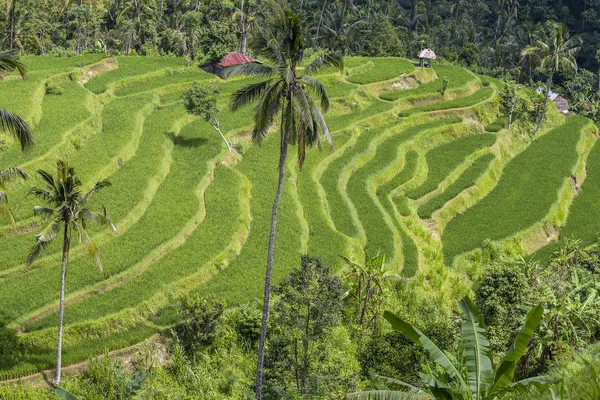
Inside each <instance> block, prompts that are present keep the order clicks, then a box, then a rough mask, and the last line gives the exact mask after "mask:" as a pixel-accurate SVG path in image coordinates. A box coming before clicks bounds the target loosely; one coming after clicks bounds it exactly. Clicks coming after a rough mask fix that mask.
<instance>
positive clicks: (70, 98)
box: [0, 80, 90, 172]
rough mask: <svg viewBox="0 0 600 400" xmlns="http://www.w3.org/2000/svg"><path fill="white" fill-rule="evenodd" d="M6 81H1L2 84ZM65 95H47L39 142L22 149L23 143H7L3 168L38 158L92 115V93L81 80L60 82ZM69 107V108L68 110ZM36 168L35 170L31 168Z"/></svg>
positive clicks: (36, 136) (36, 134)
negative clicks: (88, 106)
mask: <svg viewBox="0 0 600 400" xmlns="http://www.w3.org/2000/svg"><path fill="white" fill-rule="evenodd" d="M1 86H2V85H0V87H1ZM60 87H61V88H62V90H63V94H61V95H47V96H45V97H44V101H43V103H42V119H41V120H40V122H39V123H38V124H37V125H36V126H35V127H34V128H33V130H32V134H33V136H34V139H35V142H36V146H35V147H34V148H33V149H31V150H30V151H28V152H27V154H23V153H21V147H20V146H19V145H18V144H17V143H14V144H13V145H11V146H6V147H5V148H4V151H2V153H1V157H0V169H3V168H6V167H8V166H16V165H19V164H21V163H23V161H24V160H26V159H31V158H37V157H40V156H42V155H43V154H44V153H45V152H47V151H48V150H49V149H50V148H51V147H52V146H54V145H56V144H57V142H59V141H60V139H61V137H62V135H64V134H65V133H66V132H67V131H68V130H70V129H73V128H74V127H75V126H76V125H77V124H79V123H81V122H82V121H84V120H85V119H86V118H87V117H89V115H90V111H89V110H88V109H87V107H86V98H87V96H88V95H89V93H88V92H87V91H86V90H85V89H84V88H83V87H81V86H80V85H79V84H78V83H76V82H72V81H67V80H64V81H62V82H61V83H60ZM65 110H69V112H68V113H66V112H65ZM29 172H32V171H29Z"/></svg>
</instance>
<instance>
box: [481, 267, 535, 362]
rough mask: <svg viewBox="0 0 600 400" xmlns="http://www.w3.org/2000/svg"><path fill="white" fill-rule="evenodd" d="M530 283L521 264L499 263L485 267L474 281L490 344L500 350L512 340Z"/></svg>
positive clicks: (528, 295)
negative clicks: (479, 276)
mask: <svg viewBox="0 0 600 400" xmlns="http://www.w3.org/2000/svg"><path fill="white" fill-rule="evenodd" d="M529 292H530V287H529V281H528V278H527V275H526V274H525V272H524V271H523V266H522V265H519V264H508V263H505V264H501V265H493V266H490V267H488V268H487V269H486V270H485V272H484V273H483V275H482V277H481V278H480V279H479V281H478V283H477V288H476V289H475V303H476V304H477V308H479V310H480V311H481V315H483V319H484V320H485V323H486V325H487V331H488V334H489V341H490V345H491V346H490V348H491V350H492V352H493V353H494V354H500V352H501V351H504V350H505V349H506V348H507V347H508V346H509V345H510V343H511V342H512V341H513V340H514V337H515V334H516V332H517V329H518V327H519V325H520V324H521V321H522V319H523V318H524V317H525V315H526V314H527V312H526V307H525V305H526V304H527V303H528V300H530V297H531V296H530V294H529Z"/></svg>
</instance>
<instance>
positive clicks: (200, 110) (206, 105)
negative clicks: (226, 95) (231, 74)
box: [181, 85, 221, 123]
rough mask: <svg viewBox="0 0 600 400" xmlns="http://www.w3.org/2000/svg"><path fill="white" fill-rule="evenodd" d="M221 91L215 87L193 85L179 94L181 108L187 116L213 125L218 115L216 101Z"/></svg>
mask: <svg viewBox="0 0 600 400" xmlns="http://www.w3.org/2000/svg"><path fill="white" fill-rule="evenodd" d="M220 92H221V89H220V88H218V87H216V86H209V85H194V86H192V87H190V88H189V89H187V90H184V91H183V92H182V93H181V98H182V99H183V106H184V107H185V110H186V111H187V112H188V113H189V114H193V115H197V116H198V117H201V118H203V119H204V120H205V121H206V122H210V123H213V121H214V120H215V119H216V118H217V114H218V113H219V108H218V106H217V101H218V99H219V93H220Z"/></svg>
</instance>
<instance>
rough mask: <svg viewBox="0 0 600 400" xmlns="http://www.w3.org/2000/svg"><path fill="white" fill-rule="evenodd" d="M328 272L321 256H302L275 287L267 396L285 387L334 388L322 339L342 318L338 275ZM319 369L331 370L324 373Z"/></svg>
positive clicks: (309, 391) (314, 391) (316, 391)
mask: <svg viewBox="0 0 600 400" xmlns="http://www.w3.org/2000/svg"><path fill="white" fill-rule="evenodd" d="M330 274H331V270H330V268H329V267H328V266H327V265H325V264H323V262H322V261H321V260H320V259H318V258H314V257H310V256H302V262H301V266H300V268H299V269H296V270H294V271H293V272H292V273H291V274H290V275H289V276H288V277H285V278H283V279H282V280H281V283H280V284H279V286H277V287H275V288H274V289H273V292H274V293H275V294H276V299H275V305H274V306H273V319H272V324H273V325H272V331H271V334H270V339H269V343H270V345H269V348H268V349H267V353H266V355H265V392H266V393H265V398H281V397H279V396H281V395H282V393H286V392H288V390H291V393H298V394H302V395H313V396H315V395H323V394H325V393H331V392H330V391H331V390H333V389H334V388H333V387H332V386H331V385H334V386H335V385H336V382H335V371H326V370H324V369H323V367H324V366H326V365H327V363H326V360H327V358H328V353H329V352H330V350H329V349H327V348H326V347H325V346H324V345H325V343H326V337H328V335H330V334H331V333H332V330H333V329H334V328H335V327H337V326H338V325H339V324H340V322H341V319H342V308H343V303H342V293H343V292H342V282H341V280H340V278H338V277H335V276H331V275H330ZM322 374H328V375H329V376H328V377H327V379H325V377H323V376H322ZM288 387H289V389H288ZM267 393H268V394H267Z"/></svg>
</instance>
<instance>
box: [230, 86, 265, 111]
mask: <svg viewBox="0 0 600 400" xmlns="http://www.w3.org/2000/svg"><path fill="white" fill-rule="evenodd" d="M272 82H273V80H272V79H267V80H266V81H262V82H258V83H251V84H249V85H246V86H244V87H241V88H239V89H238V90H237V91H236V92H235V93H234V94H233V96H232V97H231V104H230V107H231V110H233V111H237V110H239V109H240V108H242V107H244V106H246V105H248V104H250V103H252V102H254V101H256V100H257V99H258V98H260V96H262V94H263V93H264V92H265V91H266V90H267V89H268V88H269V85H270V84H271V83H272Z"/></svg>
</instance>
